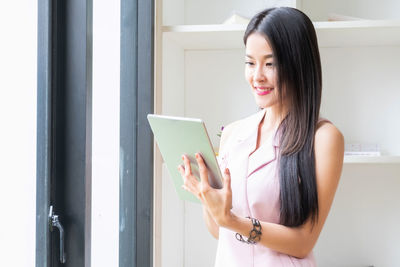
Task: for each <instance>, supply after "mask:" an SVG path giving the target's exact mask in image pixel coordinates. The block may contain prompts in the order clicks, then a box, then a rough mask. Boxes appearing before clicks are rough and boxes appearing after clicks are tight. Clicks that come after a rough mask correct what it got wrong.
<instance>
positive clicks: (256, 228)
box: [235, 217, 262, 245]
mask: <svg viewBox="0 0 400 267" xmlns="http://www.w3.org/2000/svg"><path fill="white" fill-rule="evenodd" d="M246 218H248V219H250V220H251V223H252V224H253V229H252V230H251V231H250V233H249V238H247V240H245V239H244V238H243V236H242V235H241V234H239V233H236V235H235V236H236V239H237V240H238V241H240V242H243V243H246V244H252V245H254V244H256V243H257V242H259V241H260V239H261V234H262V232H261V224H260V221H259V220H257V219H255V218H251V217H246Z"/></svg>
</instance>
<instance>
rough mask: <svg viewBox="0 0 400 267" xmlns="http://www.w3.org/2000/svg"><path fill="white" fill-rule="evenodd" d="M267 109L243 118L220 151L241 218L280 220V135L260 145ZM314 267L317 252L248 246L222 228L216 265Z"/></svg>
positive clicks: (237, 266) (222, 163)
mask: <svg viewBox="0 0 400 267" xmlns="http://www.w3.org/2000/svg"><path fill="white" fill-rule="evenodd" d="M264 115H265V110H261V111H259V112H257V113H256V114H254V115H252V116H250V117H248V118H246V119H244V120H242V121H241V122H240V123H241V125H239V127H237V128H238V129H237V131H236V132H235V133H232V135H231V136H230V137H229V139H228V140H226V143H225V147H224V148H225V150H224V151H220V153H219V156H218V162H219V165H220V167H221V170H224V169H225V168H229V170H230V172H231V185H232V206H233V208H232V211H233V212H234V213H235V214H236V215H237V216H241V217H247V216H250V217H253V218H257V219H258V220H260V221H266V222H271V223H279V217H280V215H279V210H280V204H279V190H280V188H279V177H278V173H277V168H278V167H279V166H278V164H277V156H278V152H279V140H278V138H275V139H273V138H271V139H270V140H269V141H268V140H267V141H266V142H264V143H263V144H262V145H261V146H260V147H259V148H258V149H257V150H256V151H255V152H254V153H253V154H251V155H250V153H251V152H253V151H254V150H255V148H256V143H257V134H258V127H259V124H260V122H261V120H262V118H263V117H264ZM279 266H285V267H286V266H296V267H300V266H301V267H313V266H316V263H315V260H314V256H313V253H312V252H311V253H310V254H309V255H308V256H307V257H305V258H303V259H299V258H296V257H292V256H289V255H287V254H283V253H279V252H276V251H274V250H271V249H269V248H267V247H265V246H263V245H260V244H256V245H248V244H245V243H242V242H239V241H238V240H237V239H236V238H235V232H232V231H230V230H228V229H226V228H222V227H220V228H219V239H218V248H217V255H216V262H215V267H279Z"/></svg>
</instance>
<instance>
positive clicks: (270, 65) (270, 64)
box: [265, 62, 274, 67]
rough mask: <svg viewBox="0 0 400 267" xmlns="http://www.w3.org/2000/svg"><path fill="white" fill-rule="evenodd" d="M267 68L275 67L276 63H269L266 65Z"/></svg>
mask: <svg viewBox="0 0 400 267" xmlns="http://www.w3.org/2000/svg"><path fill="white" fill-rule="evenodd" d="M265 65H266V66H267V67H273V66H274V63H272V62H270V63H267V64H265Z"/></svg>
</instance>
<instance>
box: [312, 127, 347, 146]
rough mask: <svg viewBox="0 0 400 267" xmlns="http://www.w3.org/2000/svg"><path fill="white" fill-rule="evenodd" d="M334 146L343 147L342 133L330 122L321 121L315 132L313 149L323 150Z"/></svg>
mask: <svg viewBox="0 0 400 267" xmlns="http://www.w3.org/2000/svg"><path fill="white" fill-rule="evenodd" d="M334 148H337V149H339V150H340V149H342V150H343V149H344V137H343V134H342V133H341V132H340V131H339V129H338V128H336V126H335V125H333V124H332V123H328V122H324V123H321V124H320V125H319V127H318V128H317V130H316V133H315V149H316V150H322V151H323V150H326V149H328V150H331V149H334Z"/></svg>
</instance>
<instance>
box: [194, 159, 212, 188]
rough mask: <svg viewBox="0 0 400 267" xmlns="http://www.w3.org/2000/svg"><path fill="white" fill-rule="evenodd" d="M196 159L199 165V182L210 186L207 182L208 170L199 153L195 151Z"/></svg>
mask: <svg viewBox="0 0 400 267" xmlns="http://www.w3.org/2000/svg"><path fill="white" fill-rule="evenodd" d="M196 160H197V164H198V165H199V172H200V180H201V183H202V185H203V186H206V187H208V186H210V184H209V183H208V170H207V167H206V164H205V163H204V160H203V157H202V156H201V155H200V153H196Z"/></svg>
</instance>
